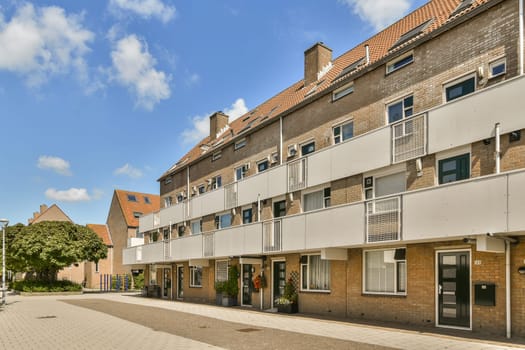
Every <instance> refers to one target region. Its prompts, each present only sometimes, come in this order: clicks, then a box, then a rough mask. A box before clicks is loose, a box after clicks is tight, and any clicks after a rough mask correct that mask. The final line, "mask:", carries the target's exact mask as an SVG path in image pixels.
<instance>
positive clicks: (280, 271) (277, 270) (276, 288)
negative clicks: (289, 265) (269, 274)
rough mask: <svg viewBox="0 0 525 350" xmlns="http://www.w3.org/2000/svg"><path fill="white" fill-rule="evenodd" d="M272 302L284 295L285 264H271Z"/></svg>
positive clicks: (279, 262)
mask: <svg viewBox="0 0 525 350" xmlns="http://www.w3.org/2000/svg"><path fill="white" fill-rule="evenodd" d="M272 282H273V300H275V299H277V298H279V297H280V296H282V295H283V294H284V285H285V284H286V262H284V261H274V262H273V281H272Z"/></svg>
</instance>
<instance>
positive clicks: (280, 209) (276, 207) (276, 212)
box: [273, 201, 286, 218]
mask: <svg viewBox="0 0 525 350" xmlns="http://www.w3.org/2000/svg"><path fill="white" fill-rule="evenodd" d="M285 215H286V201H278V202H274V203H273V217H274V218H279V217H281V216H285Z"/></svg>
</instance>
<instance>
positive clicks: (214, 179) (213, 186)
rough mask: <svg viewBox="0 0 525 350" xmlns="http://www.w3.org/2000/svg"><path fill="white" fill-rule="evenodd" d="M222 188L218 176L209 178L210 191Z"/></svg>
mask: <svg viewBox="0 0 525 350" xmlns="http://www.w3.org/2000/svg"><path fill="white" fill-rule="evenodd" d="M221 186H222V178H221V176H220V175H218V176H215V177H212V178H211V189H212V190H216V189H217V188H219V187H221Z"/></svg>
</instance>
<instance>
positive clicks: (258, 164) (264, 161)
mask: <svg viewBox="0 0 525 350" xmlns="http://www.w3.org/2000/svg"><path fill="white" fill-rule="evenodd" d="M264 163H266V168H265V169H263V170H260V169H259V166H260V165H261V164H264ZM268 169H270V161H269V160H268V158H264V159H261V160H260V161H258V162H257V174H259V173H262V172H265V171H266V170H268Z"/></svg>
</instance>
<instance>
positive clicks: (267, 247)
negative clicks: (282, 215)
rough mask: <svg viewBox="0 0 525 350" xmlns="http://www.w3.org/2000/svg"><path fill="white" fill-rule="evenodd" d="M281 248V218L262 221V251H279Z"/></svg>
mask: <svg viewBox="0 0 525 350" xmlns="http://www.w3.org/2000/svg"><path fill="white" fill-rule="evenodd" d="M281 250H282V235H281V220H272V221H266V222H265V223H263V252H264V253H269V252H280V251H281Z"/></svg>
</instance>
